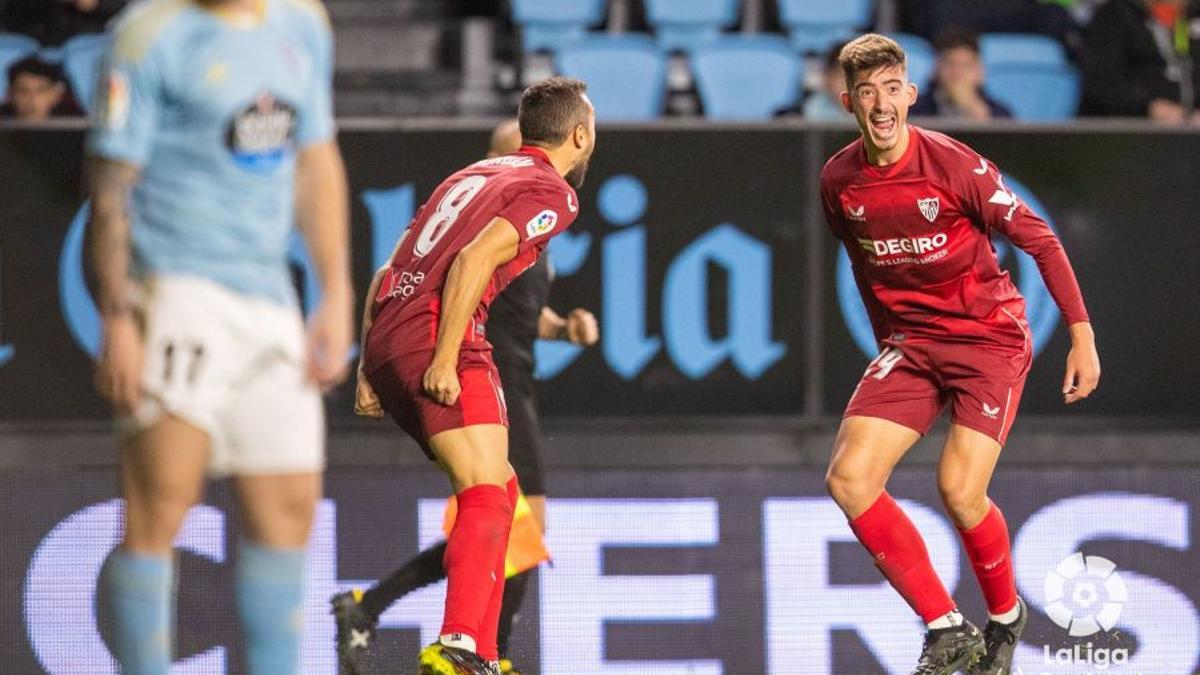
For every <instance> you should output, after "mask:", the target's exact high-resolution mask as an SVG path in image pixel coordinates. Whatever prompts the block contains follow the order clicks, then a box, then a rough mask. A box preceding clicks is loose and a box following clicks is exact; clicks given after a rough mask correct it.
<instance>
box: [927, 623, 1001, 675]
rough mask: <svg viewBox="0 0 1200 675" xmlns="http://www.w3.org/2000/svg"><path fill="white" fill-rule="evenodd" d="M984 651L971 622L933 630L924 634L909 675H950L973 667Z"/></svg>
mask: <svg viewBox="0 0 1200 675" xmlns="http://www.w3.org/2000/svg"><path fill="white" fill-rule="evenodd" d="M986 652H987V648H986V646H985V645H984V642H983V635H982V634H980V632H979V629H978V628H976V627H975V626H973V625H971V622H970V621H964V622H963V624H962V625H961V626H951V627H950V628H936V629H933V630H931V631H929V632H928V633H926V634H925V648H924V649H922V650H921V660H919V661H917V668H916V670H914V671H913V672H912V675H951V674H952V673H956V672H958V671H960V670H967V669H969V668H971V667H973V666H974V665H975V664H976V663H978V662H979V660H980V659H982V658H983V655H984V654H985V653H986Z"/></svg>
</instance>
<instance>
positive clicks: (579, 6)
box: [512, 0, 604, 52]
mask: <svg viewBox="0 0 1200 675" xmlns="http://www.w3.org/2000/svg"><path fill="white" fill-rule="evenodd" d="M512 17H513V21H514V22H516V24H517V25H518V26H520V28H521V39H522V41H523V44H524V48H525V51H527V52H534V51H556V50H558V49H560V48H562V47H565V46H567V45H573V44H577V43H580V42H582V41H583V40H584V39H585V38H586V37H587V32H588V29H589V28H590V27H592V26H594V25H596V24H598V23H600V21H601V19H603V18H604V0H513V4H512Z"/></svg>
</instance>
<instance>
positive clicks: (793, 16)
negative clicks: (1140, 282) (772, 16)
mask: <svg viewBox="0 0 1200 675" xmlns="http://www.w3.org/2000/svg"><path fill="white" fill-rule="evenodd" d="M874 9H875V0H779V18H780V21H781V22H782V23H783V25H784V27H785V28H787V31H788V34H789V35H790V36H791V41H792V47H793V48H794V49H796V50H797V51H799V52H801V53H803V54H811V53H816V54H824V53H825V52H827V51H829V49H830V48H831V47H832V46H834V45H836V44H837V43H839V42H844V41H846V40H849V39H850V38H852V37H854V35H855V33H856V32H858V30H859V29H861V28H864V27H866V26H869V25H870V24H871V15H872V13H873V11H874Z"/></svg>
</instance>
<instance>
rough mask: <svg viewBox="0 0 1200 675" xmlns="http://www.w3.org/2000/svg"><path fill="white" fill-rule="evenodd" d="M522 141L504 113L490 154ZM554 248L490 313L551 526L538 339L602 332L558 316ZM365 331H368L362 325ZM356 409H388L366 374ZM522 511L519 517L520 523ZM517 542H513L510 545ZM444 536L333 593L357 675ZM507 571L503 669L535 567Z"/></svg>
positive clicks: (517, 435) (513, 439)
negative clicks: (395, 565)
mask: <svg viewBox="0 0 1200 675" xmlns="http://www.w3.org/2000/svg"><path fill="white" fill-rule="evenodd" d="M520 148H521V130H520V127H519V125H518V122H517V120H515V119H513V120H506V121H504V122H502V123H501V124H500V125H498V126H497V127H496V129H495V131H493V133H492V139H491V144H490V147H489V148H488V155H487V156H488V158H496V157H503V156H505V155H511V154H513V153H516V152H517V151H519V150H520ZM551 276H552V274H551V269H550V258H549V256H541V257H539V258H538V261H537V262H536V263H534V265H533V267H531V268H529V270H527V271H526V272H524V273H522V274H521V276H519V277H517V278H516V280H514V281H513V282H512V283H511V284H510V285H509V286H508V288H506V289H504V292H503V293H501V294H500V295H498V296H497V297H496V300H495V301H494V302H493V303H492V306H491V308H490V311H489V318H488V342H490V343H491V344H492V355H493V358H494V359H495V361H496V369H497V370H498V371H499V373H500V382H501V383H502V385H503V388H504V397H505V402H506V403H507V412H508V435H509V442H508V444H509V461H510V463H511V464H512V466H513V469H514V470H515V471H516V474H517V482H518V484H519V485H520V486H521V491H522V493H523V494H524V496H525V498H526V500H527V501H528V503H529V517H531V518H533V522H534V523H536V529H537V532H538V533H539V534H540V533H541V532H544V531H545V526H546V525H545V523H546V515H545V514H546V488H545V483H544V481H543V477H542V444H543V440H542V430H541V426H540V424H539V423H538V414H537V403H536V401H535V397H534V391H533V365H534V363H533V344H534V340H535V339H537V338H541V339H543V340H564V341H568V342H571V343H573V344H577V345H584V346H590V345H593V344H595V343H596V341H597V340H599V338H600V334H599V329H598V327H597V324H596V317H595V316H593V315H592V313H591V312H589V311H587V310H585V309H576V310H574V311H572V312H571V313H570V314H569V315H568V316H566V317H562V316H559V315H558V314H557V313H556V312H554V310H552V309H550V307H548V306H547V305H546V302H547V300H548V299H549V296H550V282H551ZM363 332H364V334H366V331H365V330H364V331H363ZM357 409H358V411H359V412H360V414H363V415H364V416H367V417H382V416H383V410H382V408H381V407H380V405H379V400H378V398H376V396H375V393H374V392H373V391H372V390H371V387H370V384H368V383H367V381H366V380H365V379H362V378H360V379H359V392H358V401H357ZM517 519H519V516H515V517H514V526H516V520H517ZM514 545H515V542H510V544H509V549H510V551H511V549H512V547H513V546H514ZM445 555H446V542H445V541H442V542H439V543H438V544H436V545H434V546H431V547H429V548H427V549H425V550H424V551H421V552H420V553H419V554H417V555H416V556H415V557H414V558H413V559H412V560H409V561H408V562H407V563H405V564H404V565H403V566H402V567H400V568H399V569H397V570H396V571H395V572H393V573H392V574H390V575H389V576H388V577H387V578H386V579H384V580H383V581H380V582H379V583H378V584H376V585H374V586H372V587H371V588H370V589H368V590H367V591H366V592H365V593H361V594H360V593H358V592H357V591H354V592H347V593H341V594H339V595H336V596H334V597H333V598H332V600H331V602H332V604H333V613H334V615H335V616H336V617H337V628H338V631H337V632H338V656H339V660H340V662H341V667H342V673H343V675H357V674H358V673H359V672H361V670H360V665H359V662H360V658H361V656H362V655H363V653H364V652H365V651H366V650H367V649H368V648H369V646H370V643H371V638H372V637H373V636H374V634H375V628H376V626H377V625H378V623H379V616H380V615H381V614H383V612H384V611H385V610H386V609H387V608H388V607H390V606H391V605H392V603H394V602H396V601H397V600H399V599H400V598H402V597H404V596H405V595H408V594H409V593H411V592H412V591H415V590H416V589H418V588H421V587H423V586H426V585H428V584H431V583H434V582H435V581H439V580H441V579H444V578H445V577H446V572H445V565H444V564H443V559H444V558H445ZM508 558H509V559H510V560H509V563H510V564H509V565H508V567H509V568H510V569H509V577H508V580H507V581H506V583H505V587H504V596H503V602H502V603H501V608H500V625H499V629H498V632H497V651H498V652H499V655H500V671H501V673H503V674H504V675H510V674H511V675H520V674H519V672H518V671H516V670H515V669H514V667H513V664H512V661H511V660H509V659H508V658H507V657H508V639H509V636H510V635H511V632H512V625H513V617H514V616H515V615H516V614H517V612H519V611H520V608H521V603H522V601H523V600H524V596H525V588H526V586H527V585H528V583H529V575H530V574H531V570H523V571H520V572H518V573H516V574H513V573H512V572H513V571H514V570H515V569H518V568H519V567H520V566H519V565H516V564H514V560H516V559H517V558H518V555H515V554H510V555H509V556H508Z"/></svg>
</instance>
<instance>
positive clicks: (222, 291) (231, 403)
mask: <svg viewBox="0 0 1200 675" xmlns="http://www.w3.org/2000/svg"><path fill="white" fill-rule="evenodd" d="M139 307H140V310H141V312H142V314H143V317H144V335H145V349H146V351H145V367H144V371H143V375H142V401H141V402H140V404H139V405H138V407H137V409H136V410H135V411H134V414H133V415H132V416H131V418H129V419H127V420H124V421H123V424H122V427H123V430H124V431H126V432H134V433H136V431H138V430H140V429H145V428H148V427H149V426H152V425H153V424H154V423H155V422H156V421H158V420H159V419H160V418H161V417H162V416H163V415H165V414H170V415H174V416H176V417H178V418H179V419H181V420H183V421H185V422H187V423H189V424H192V425H194V426H196V427H198V428H200V429H203V430H204V431H206V432H207V433H208V435H209V438H210V440H211V455H210V461H209V473H210V474H211V475H212V476H214V477H220V476H227V475H247V474H265V473H310V472H319V471H322V470H323V469H324V468H325V412H324V407H323V406H322V403H321V394H320V391H319V390H318V389H317V388H316V386H315V385H314V384H313V383H312V382H309V381H308V379H307V377H306V374H305V331H304V321H303V319H302V317H301V316H300V313H299V311H298V310H296V309H295V308H292V307H285V306H281V305H278V304H275V303H272V302H270V301H268V300H265V299H261V298H255V297H249V296H243V295H239V294H237V293H235V292H233V291H231V290H229V289H227V288H225V287H223V286H220V285H218V284H216V283H214V282H211V281H208V280H205V279H201V278H197V277H182V276H174V277H155V278H153V279H151V280H149V281H147V282H146V283H145V284H143V287H142V298H141V301H140V303H139Z"/></svg>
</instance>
